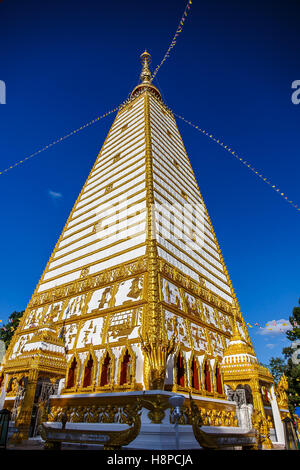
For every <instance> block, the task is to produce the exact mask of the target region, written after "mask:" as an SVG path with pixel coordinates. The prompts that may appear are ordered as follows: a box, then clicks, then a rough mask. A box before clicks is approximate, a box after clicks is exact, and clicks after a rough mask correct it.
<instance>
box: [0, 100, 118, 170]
mask: <svg viewBox="0 0 300 470" xmlns="http://www.w3.org/2000/svg"><path fill="white" fill-rule="evenodd" d="M119 108H120V106H117V107H116V108H114V109H112V110H111V111H108V112H107V113H105V114H102V116H98V117H97V118H96V119H93V120H92V121H89V122H87V123H86V124H84V125H83V126H80V127H78V129H75V130H74V131H72V132H69V134H66V135H65V136H63V137H60V138H59V139H57V140H54V141H53V142H51V144H49V145H46V146H45V147H43V148H41V149H40V150H37V151H36V152H34V153H32V154H31V155H28V157H25V158H23V160H20V161H18V162H16V163H14V164H13V165H11V166H9V167H8V168H6V169H5V170H2V171H0V175H3V174H4V173H6V172H8V171H9V170H12V169H13V168H15V167H16V166H19V165H21V164H22V163H25V162H26V161H27V160H29V159H30V158H33V157H35V156H36V155H39V154H40V153H42V152H44V151H45V150H48V149H49V148H50V147H53V146H54V145H56V144H58V143H60V142H62V141H63V140H66V139H67V138H68V137H71V136H72V135H74V134H77V132H79V131H82V130H83V129H85V128H86V127H89V126H91V125H92V124H95V123H96V122H98V121H100V119H103V118H105V117H106V116H108V115H109V114H112V113H114V112H116V111H117V110H118V109H119Z"/></svg>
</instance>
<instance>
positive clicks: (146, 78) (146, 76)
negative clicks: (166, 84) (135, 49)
mask: <svg viewBox="0 0 300 470" xmlns="http://www.w3.org/2000/svg"><path fill="white" fill-rule="evenodd" d="M140 59H141V63H142V66H143V68H142V71H141V75H140V80H141V82H142V83H151V72H150V69H149V65H150V64H151V55H150V54H149V52H148V51H146V50H145V52H143V54H142V55H141V57H140Z"/></svg>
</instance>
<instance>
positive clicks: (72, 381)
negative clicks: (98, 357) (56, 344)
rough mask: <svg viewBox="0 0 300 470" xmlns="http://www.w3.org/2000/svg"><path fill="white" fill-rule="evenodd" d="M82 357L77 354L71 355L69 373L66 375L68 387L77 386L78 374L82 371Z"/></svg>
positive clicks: (66, 386)
mask: <svg viewBox="0 0 300 470" xmlns="http://www.w3.org/2000/svg"><path fill="white" fill-rule="evenodd" d="M80 365H81V362H80V359H79V357H78V356H77V354H73V356H72V357H71V359H70V361H69V363H68V366H67V375H66V385H65V388H66V389H72V388H75V387H76V385H77V380H78V375H79V371H80Z"/></svg>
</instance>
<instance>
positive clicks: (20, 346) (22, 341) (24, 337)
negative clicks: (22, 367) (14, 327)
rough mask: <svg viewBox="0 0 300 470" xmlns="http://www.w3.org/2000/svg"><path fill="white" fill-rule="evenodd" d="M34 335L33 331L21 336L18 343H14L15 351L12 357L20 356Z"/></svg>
mask: <svg viewBox="0 0 300 470" xmlns="http://www.w3.org/2000/svg"><path fill="white" fill-rule="evenodd" d="M32 336H33V333H29V334H27V335H22V336H20V338H19V339H18V340H17V342H16V344H15V345H14V348H13V352H12V354H11V356H10V357H11V359H14V358H15V357H18V356H20V355H21V354H22V352H23V350H24V347H25V345H26V343H27V342H28V341H29V340H30V338H31V337H32Z"/></svg>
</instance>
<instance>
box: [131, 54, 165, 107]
mask: <svg viewBox="0 0 300 470" xmlns="http://www.w3.org/2000/svg"><path fill="white" fill-rule="evenodd" d="M140 60H141V64H142V71H141V74H140V81H141V83H140V84H139V85H137V86H136V87H135V88H134V90H133V92H132V93H131V98H133V97H135V96H136V95H138V94H139V93H141V92H143V91H145V90H148V91H150V92H151V93H153V94H154V95H155V96H156V97H157V98H159V99H161V95H160V92H159V91H158V89H157V88H156V87H155V86H154V85H152V83H151V82H152V75H151V72H150V68H149V65H150V64H151V55H150V54H149V52H148V51H146V50H145V52H143V54H141V56H140Z"/></svg>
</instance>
